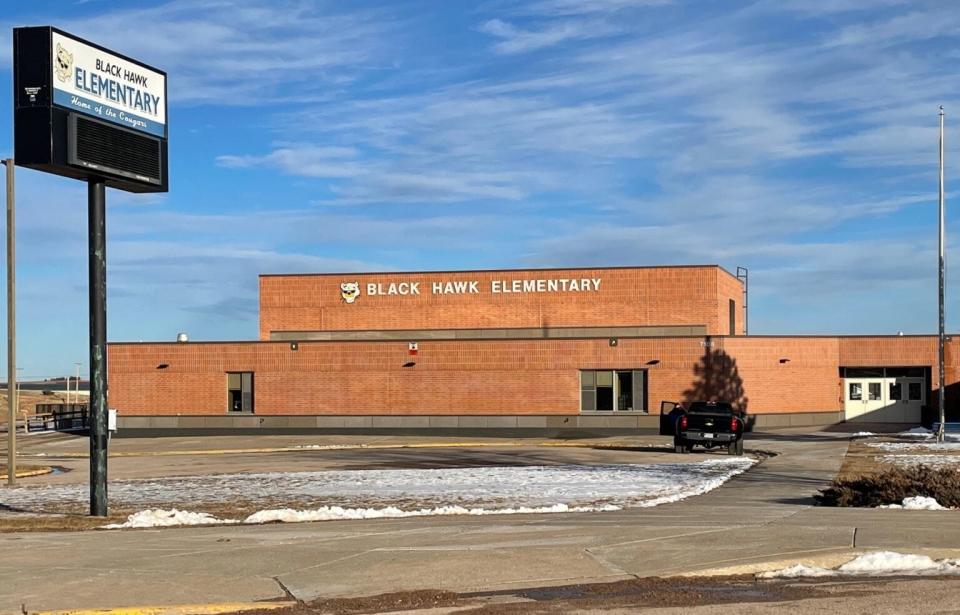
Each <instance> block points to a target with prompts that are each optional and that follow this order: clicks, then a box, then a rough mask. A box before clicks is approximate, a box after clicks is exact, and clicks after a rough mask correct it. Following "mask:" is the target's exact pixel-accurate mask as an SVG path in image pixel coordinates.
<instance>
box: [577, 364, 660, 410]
mask: <svg viewBox="0 0 960 615" xmlns="http://www.w3.org/2000/svg"><path fill="white" fill-rule="evenodd" d="M648 371H649V370H646V369H642V368H610V369H581V370H579V379H580V412H581V413H584V412H588V413H602V414H617V413H619V414H649V413H650V409H649V404H648V400H647V390H648V388H649V385H648V382H649V381H648V378H649V374H648ZM598 372H609V373H611V375H612V376H613V380H612V383H613V384H612V386H610V387H603V388H610V389H612V390H611V394H612V404H611V407H610V408H609V409H604V410H598V409H597V399H598V396H597V389H598V388H599V387H598V386H597V380H598V379H597V373H598ZM623 373H629V374H630V383H631V389H632V390H631V392H630V401H631V405H630V407H631V408H632V409H630V410H618V409H617V408H618V407H619V406H620V401H621V400H620V399H619V398H618V396H617V391H618V388H619V386H618V384H617V383H618V380H619V378H620V375H621V374H623ZM638 404H640V405H639V406H638Z"/></svg>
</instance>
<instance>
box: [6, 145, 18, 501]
mask: <svg viewBox="0 0 960 615" xmlns="http://www.w3.org/2000/svg"><path fill="white" fill-rule="evenodd" d="M3 164H4V166H6V167H7V410H8V416H7V420H8V422H7V485H9V486H11V487H13V486H14V484H16V481H17V320H16V302H15V301H14V297H15V296H16V295H15V292H14V291H15V290H16V272H17V267H16V260H15V257H16V249H15V239H16V225H15V220H14V206H13V166H14V165H13V158H7V159H6V160H4V161H3Z"/></svg>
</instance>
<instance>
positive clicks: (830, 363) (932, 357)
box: [108, 337, 958, 416]
mask: <svg viewBox="0 0 960 615" xmlns="http://www.w3.org/2000/svg"><path fill="white" fill-rule="evenodd" d="M935 343H936V341H935V338H910V337H902V338H836V337H816V338H807V337H734V338H725V337H714V338H712V339H711V340H710V344H711V346H709V347H707V346H705V344H706V342H705V340H704V338H697V337H692V338H643V339H621V340H620V343H619V345H618V346H615V347H611V346H610V345H609V344H608V341H607V340H606V339H598V340H513V341H511V340H498V341H429V342H421V344H420V351H419V355H418V356H417V357H416V358H415V361H416V366H415V367H408V368H405V367H402V366H403V364H404V363H406V362H407V361H409V360H410V359H411V357H409V356H408V354H407V345H406V342H301V343H300V345H299V350H298V351H293V350H291V349H290V346H289V344H288V343H284V342H243V343H222V344H207V343H187V344H170V343H163V344H111V345H110V346H109V362H108V365H109V385H110V391H109V397H110V400H109V403H110V407H114V408H118V409H119V410H120V412H121V414H124V415H128V416H130V415H163V414H167V415H176V414H207V415H222V414H225V412H226V376H225V372H227V371H253V372H255V404H256V412H257V413H258V414H357V415H363V414H374V415H389V414H432V415H457V414H511V415H512V414H575V413H577V412H579V371H578V370H580V369H635V368H648V370H649V371H648V391H649V394H648V405H649V408H650V410H651V411H656V408H657V407H658V405H659V402H660V401H661V400H683V399H684V398H685V397H687V393H686V392H687V391H690V390H693V389H694V388H695V385H696V384H697V383H698V382H702V381H703V380H704V376H703V375H702V374H698V372H697V369H698V366H702V364H703V359H704V357H705V356H709V357H710V358H711V359H712V364H716V365H720V366H721V368H725V369H720V370H719V373H715V374H712V375H710V374H708V377H709V378H710V379H716V380H719V381H722V383H729V382H730V381H731V380H732V379H733V378H732V372H733V371H734V370H735V371H736V374H737V375H738V376H739V378H740V380H741V381H742V394H743V396H744V397H745V398H746V399H747V410H748V411H749V412H750V413H781V412H811V411H839V410H841V409H842V402H841V382H840V377H839V367H840V366H841V365H858V364H859V365H934V366H935V365H936V354H935ZM708 352H709V355H708ZM781 359H785V360H786V361H785V362H783V363H781V362H780V361H781ZM653 361H657V363H656V364H653V365H650V363H651V362H653ZM161 364H166V365H167V367H166V368H164V369H157V368H158V366H159V365H161ZM948 365H950V366H951V367H950V368H949V370H948V383H955V382H957V374H958V370H957V353H956V352H955V350H954V346H953V345H951V352H950V353H949V354H948ZM934 371H936V370H934Z"/></svg>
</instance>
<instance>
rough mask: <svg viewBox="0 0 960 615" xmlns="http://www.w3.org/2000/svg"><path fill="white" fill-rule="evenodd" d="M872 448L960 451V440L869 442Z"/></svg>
mask: <svg viewBox="0 0 960 615" xmlns="http://www.w3.org/2000/svg"><path fill="white" fill-rule="evenodd" d="M867 446H869V447H870V448H879V449H880V450H882V451H887V452H889V453H894V452H897V451H907V450H924V451H960V442H944V443H942V444H940V443H937V442H867Z"/></svg>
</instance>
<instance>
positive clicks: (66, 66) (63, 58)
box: [54, 43, 73, 83]
mask: <svg viewBox="0 0 960 615" xmlns="http://www.w3.org/2000/svg"><path fill="white" fill-rule="evenodd" d="M54 68H55V69H56V73H57V79H59V80H60V81H62V82H63V83H66V82H67V81H69V80H70V77H71V75H72V74H73V54H72V53H68V52H67V50H66V49H64V48H63V45H61V44H60V43H57V58H56V60H55V61H54Z"/></svg>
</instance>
